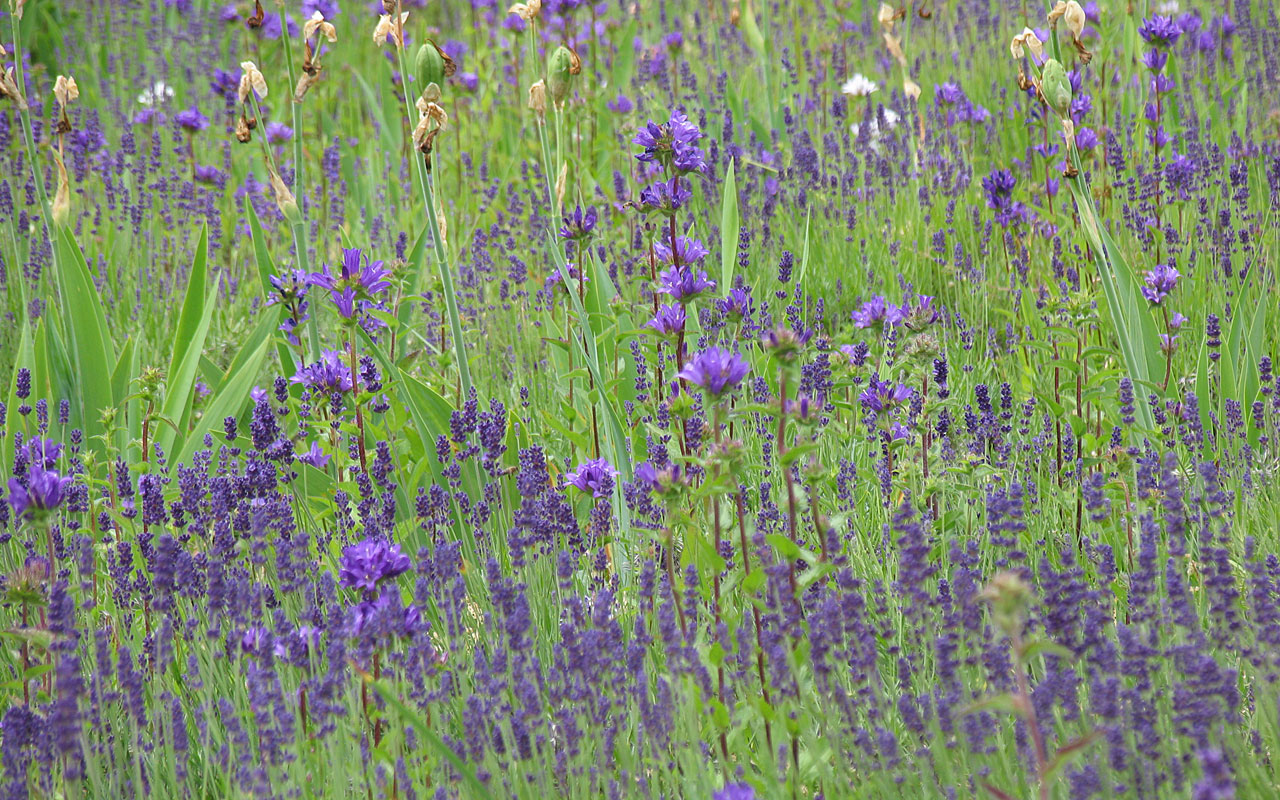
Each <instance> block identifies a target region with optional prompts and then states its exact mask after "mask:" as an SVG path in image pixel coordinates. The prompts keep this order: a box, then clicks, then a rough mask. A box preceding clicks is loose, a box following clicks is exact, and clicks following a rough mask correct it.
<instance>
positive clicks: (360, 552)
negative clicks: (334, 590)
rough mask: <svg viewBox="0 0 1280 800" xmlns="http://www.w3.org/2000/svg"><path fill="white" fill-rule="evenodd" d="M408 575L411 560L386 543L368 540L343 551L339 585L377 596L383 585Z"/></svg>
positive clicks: (393, 545)
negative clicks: (379, 588)
mask: <svg viewBox="0 0 1280 800" xmlns="http://www.w3.org/2000/svg"><path fill="white" fill-rule="evenodd" d="M408 571H409V557H408V556H406V555H405V554H404V553H402V552H401V551H400V545H397V544H392V543H391V542H388V541H387V540H386V539H365V540H364V541H362V542H357V543H356V544H353V545H351V546H349V547H347V548H346V549H345V550H343V551H342V560H341V562H340V563H339V565H338V582H339V583H341V584H342V585H343V586H345V587H347V588H348V589H360V590H363V591H365V592H374V591H376V590H377V589H378V585H379V584H380V583H382V582H383V581H386V580H390V579H392V578H395V577H396V576H398V575H403V574H404V573H406V572H408Z"/></svg>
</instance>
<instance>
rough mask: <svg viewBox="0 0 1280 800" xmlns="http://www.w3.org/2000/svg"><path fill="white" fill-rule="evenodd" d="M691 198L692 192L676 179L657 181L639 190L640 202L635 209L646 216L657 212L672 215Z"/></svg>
mask: <svg viewBox="0 0 1280 800" xmlns="http://www.w3.org/2000/svg"><path fill="white" fill-rule="evenodd" d="M692 197H693V192H690V191H689V189H688V188H687V187H686V186H685V184H684V183H682V182H680V181H679V179H678V178H672V179H671V180H669V181H658V182H657V183H654V184H651V185H649V186H646V187H644V188H643V189H641V190H640V202H639V203H638V204H637V208H639V209H640V210H641V211H643V212H645V213H646V214H649V213H653V212H655V211H656V212H659V213H662V214H668V215H670V214H674V213H675V212H676V211H679V210H680V209H681V208H682V207H684V204H685V203H687V202H689V200H690V199H691V198H692Z"/></svg>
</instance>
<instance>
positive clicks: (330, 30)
mask: <svg viewBox="0 0 1280 800" xmlns="http://www.w3.org/2000/svg"><path fill="white" fill-rule="evenodd" d="M317 33H318V34H319V35H320V36H321V37H324V38H325V39H326V40H327V41H329V42H330V43H333V42H336V41H338V31H337V30H336V29H335V28H334V27H333V23H332V22H326V21H325V18H324V14H321V13H320V12H319V11H313V12H312V13H311V19H308V20H307V21H306V22H304V23H302V38H303V39H305V40H307V41H310V40H311V37H313V36H315V35H316V34H317Z"/></svg>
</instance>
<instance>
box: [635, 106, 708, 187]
mask: <svg viewBox="0 0 1280 800" xmlns="http://www.w3.org/2000/svg"><path fill="white" fill-rule="evenodd" d="M701 138H702V131H700V130H698V126H696V125H694V124H693V123H692V122H690V121H689V118H688V117H686V116H685V115H684V114H681V113H680V112H673V113H672V114H671V119H670V121H668V122H666V123H663V124H658V123H656V122H652V121H650V122H648V123H647V124H646V125H645V126H644V127H643V128H641V129H640V132H639V133H637V134H636V136H635V138H634V139H633V140H632V142H633V143H635V144H638V145H640V146H641V147H643V148H644V152H642V153H639V154H637V155H636V158H638V159H640V160H641V161H643V162H645V163H651V164H659V165H661V166H662V167H664V168H666V169H670V170H674V171H675V172H676V173H678V174H684V173H688V172H700V171H702V170H704V169H706V166H707V163H706V156H705V155H704V154H703V152H702V150H701V149H700V148H699V147H698V145H697V142H698V140H699V139H701Z"/></svg>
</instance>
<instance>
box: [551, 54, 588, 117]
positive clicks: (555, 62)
mask: <svg viewBox="0 0 1280 800" xmlns="http://www.w3.org/2000/svg"><path fill="white" fill-rule="evenodd" d="M581 71H582V61H581V60H579V58H578V56H577V54H576V53H574V52H573V51H572V50H570V49H569V48H567V47H565V46H564V45H560V46H559V47H557V48H556V50H555V52H554V53H552V54H551V58H550V59H548V60H547V88H548V89H549V90H550V91H551V101H552V102H553V103H555V104H556V105H557V106H560V107H563V106H564V102H565V100H568V99H569V91H570V90H571V89H572V87H573V76H574V75H577V74H578V73H579V72H581Z"/></svg>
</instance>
